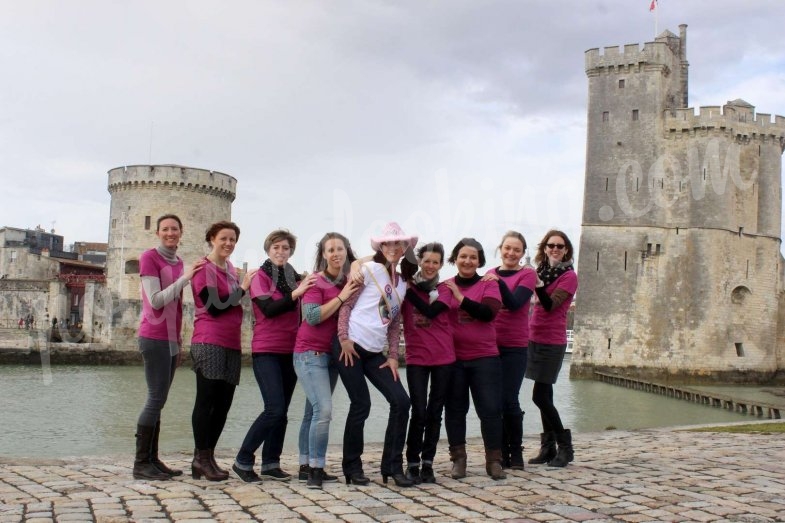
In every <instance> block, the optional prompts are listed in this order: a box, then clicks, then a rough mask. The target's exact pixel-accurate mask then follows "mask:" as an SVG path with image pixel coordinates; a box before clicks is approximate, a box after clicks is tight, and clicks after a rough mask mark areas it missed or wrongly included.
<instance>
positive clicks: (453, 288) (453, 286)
mask: <svg viewBox="0 0 785 523" xmlns="http://www.w3.org/2000/svg"><path fill="white" fill-rule="evenodd" d="M444 284H445V285H446V286H447V288H448V289H450V291H452V295H453V296H455V299H456V300H458V301H459V302H460V301H462V300H463V294H462V293H461V290H460V289H459V288H458V284H457V283H455V280H447V281H446V282H444Z"/></svg>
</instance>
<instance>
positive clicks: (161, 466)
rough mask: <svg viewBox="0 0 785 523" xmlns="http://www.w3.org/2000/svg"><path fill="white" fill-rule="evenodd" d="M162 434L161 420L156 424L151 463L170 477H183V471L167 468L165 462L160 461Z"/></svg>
mask: <svg viewBox="0 0 785 523" xmlns="http://www.w3.org/2000/svg"><path fill="white" fill-rule="evenodd" d="M160 434H161V420H158V423H156V424H155V431H154V432H153V441H152V442H151V444H150V463H152V464H153V465H155V468H157V469H158V470H160V471H161V472H163V473H164V474H169V475H170V476H182V475H183V471H182V470H177V469H171V468H169V467H167V466H166V465H165V464H164V462H162V461H161V460H160V459H158V436H159V435H160Z"/></svg>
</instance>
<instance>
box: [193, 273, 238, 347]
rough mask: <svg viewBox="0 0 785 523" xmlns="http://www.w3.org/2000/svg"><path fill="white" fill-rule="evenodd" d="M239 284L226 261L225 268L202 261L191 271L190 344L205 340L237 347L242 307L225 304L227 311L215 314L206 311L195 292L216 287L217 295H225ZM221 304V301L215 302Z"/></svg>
mask: <svg viewBox="0 0 785 523" xmlns="http://www.w3.org/2000/svg"><path fill="white" fill-rule="evenodd" d="M239 286H240V282H239V281H238V279H237V271H236V270H235V268H234V267H233V266H232V264H231V263H230V262H229V260H227V261H226V271H224V270H223V269H221V268H220V267H218V266H217V265H215V264H214V263H213V262H211V261H210V260H208V261H207V263H205V264H204V267H202V270H200V271H198V272H197V273H196V274H194V277H193V278H192V279H191V290H192V291H193V293H194V308H195V314H194V334H193V336H192V337H191V343H209V344H211V345H218V346H221V347H225V348H227V349H235V350H240V346H241V343H240V330H241V328H242V325H243V308H242V306H240V305H235V306H228V305H227V306H228V307H230V309H229V310H228V311H222V312H221V314H219V315H218V316H216V317H213V316H211V315H210V314H209V313H208V312H207V307H206V306H205V303H204V302H202V298H200V297H199V293H200V292H202V289H204V288H205V287H214V288H217V289H218V295H219V296H223V297H225V296H228V295H229V294H231V293H232V292H233V291H234V290H236V289H237V288H238V287H239ZM217 305H219V306H220V305H222V304H217Z"/></svg>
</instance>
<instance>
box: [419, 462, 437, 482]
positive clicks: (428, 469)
mask: <svg viewBox="0 0 785 523" xmlns="http://www.w3.org/2000/svg"><path fill="white" fill-rule="evenodd" d="M420 479H422V482H423V483H436V476H435V475H434V473H433V466H432V465H430V464H427V463H424V464H423V466H422V470H421V471H420Z"/></svg>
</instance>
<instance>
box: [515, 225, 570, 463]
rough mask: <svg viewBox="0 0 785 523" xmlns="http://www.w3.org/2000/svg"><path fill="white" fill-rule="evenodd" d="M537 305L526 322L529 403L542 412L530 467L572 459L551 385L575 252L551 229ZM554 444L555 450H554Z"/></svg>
mask: <svg viewBox="0 0 785 523" xmlns="http://www.w3.org/2000/svg"><path fill="white" fill-rule="evenodd" d="M534 261H535V263H536V264H537V287H536V289H535V293H536V294H537V301H536V303H535V305H534V312H533V314H532V317H531V321H530V322H529V351H528V352H529V358H528V364H527V366H526V377H527V378H529V379H530V380H534V390H533V392H532V400H533V401H534V404H535V405H537V407H538V408H539V409H540V417H541V418H542V434H540V453H539V454H538V455H537V456H536V457H534V458H532V459H530V460H529V463H533V464H540V463H547V464H548V465H550V466H551V467H565V466H566V465H567V463H569V462H571V461H572V460H573V450H572V434H571V433H570V431H569V429H565V428H564V425H562V421H561V417H560V416H559V411H558V410H556V407H555V406H554V404H553V384H554V383H556V379H557V378H558V376H559V371H560V370H561V366H562V361H563V360H564V354H565V352H566V350H567V312H568V311H569V309H570V304H571V303H572V299H573V297H574V296H575V292H576V291H577V290H578V276H577V275H576V274H575V271H574V270H573V249H572V243H571V242H570V240H569V238H567V235H566V234H564V233H563V232H562V231H559V230H555V229H554V230H550V231H548V233H547V234H546V235H545V237H544V238H543V239H542V241H541V242H540V244H539V246H538V247H537V256H536V257H535V258H534ZM557 444H558V450H557Z"/></svg>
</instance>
